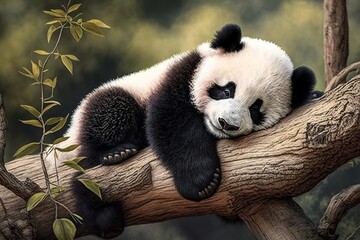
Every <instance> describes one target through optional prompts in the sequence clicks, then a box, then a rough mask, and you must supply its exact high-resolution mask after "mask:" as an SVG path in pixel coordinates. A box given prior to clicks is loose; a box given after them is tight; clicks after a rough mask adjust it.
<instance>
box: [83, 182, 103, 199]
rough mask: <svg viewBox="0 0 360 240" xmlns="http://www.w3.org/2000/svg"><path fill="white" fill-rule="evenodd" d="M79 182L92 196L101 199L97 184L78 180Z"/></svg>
mask: <svg viewBox="0 0 360 240" xmlns="http://www.w3.org/2000/svg"><path fill="white" fill-rule="evenodd" d="M79 181H80V182H81V183H82V184H83V185H84V186H85V187H86V188H87V189H89V190H90V191H92V192H93V193H94V194H96V196H98V197H99V198H100V199H102V197H101V192H100V186H99V184H97V183H96V182H94V181H92V180H89V179H79Z"/></svg>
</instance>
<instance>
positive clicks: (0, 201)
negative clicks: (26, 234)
mask: <svg viewBox="0 0 360 240" xmlns="http://www.w3.org/2000/svg"><path fill="white" fill-rule="evenodd" d="M0 204H1V207H2V208H3V210H4V215H5V216H4V217H5V219H6V218H7V215H8V213H7V210H6V207H5V204H4V202H3V200H2V198H1V197H0Z"/></svg>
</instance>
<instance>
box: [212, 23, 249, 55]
mask: <svg viewBox="0 0 360 240" xmlns="http://www.w3.org/2000/svg"><path fill="white" fill-rule="evenodd" d="M240 40H241V29H240V27H239V25H236V24H227V25H225V26H223V27H222V28H221V29H220V30H219V31H217V32H216V34H215V37H214V39H213V40H212V41H211V44H210V46H211V47H212V48H214V49H216V48H222V49H223V50H224V51H225V52H227V53H230V52H238V51H240V50H241V49H242V48H243V45H244V44H243V43H242V42H240Z"/></svg>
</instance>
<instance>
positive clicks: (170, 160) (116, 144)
mask: <svg viewBox="0 0 360 240" xmlns="http://www.w3.org/2000/svg"><path fill="white" fill-rule="evenodd" d="M314 85H315V75H314V73H313V71H312V70H311V69H309V68H307V67H304V66H302V67H298V68H296V69H294V66H293V64H292V61H291V60H290V58H289V56H288V55H287V54H286V52H285V51H283V50H282V49H281V48H280V47H279V46H277V45H275V44H274V43H271V42H268V41H264V40H260V39H254V38H249V37H242V32H241V29H240V27H239V26H238V25H236V24H227V25H225V26H223V27H222V28H221V29H219V30H218V31H217V32H216V33H215V35H214V37H213V39H212V41H211V42H207V43H203V44H201V45H199V46H198V47H197V48H196V49H194V50H192V51H189V52H185V53H182V54H179V55H175V56H173V57H171V58H169V59H167V60H165V61H163V62H161V63H159V64H157V65H155V66H153V67H150V68H148V69H146V70H143V71H139V72H136V73H133V74H131V75H128V76H124V77H121V78H118V79H115V80H113V81H110V82H107V83H105V84H103V85H102V86H100V87H98V88H96V89H95V90H93V91H92V92H91V93H90V94H88V95H87V96H86V97H85V98H84V99H83V100H82V102H81V103H80V105H79V106H78V108H77V109H76V110H75V113H74V115H73V117H72V121H71V125H70V128H69V129H68V131H67V133H66V134H65V135H66V136H69V137H70V138H69V139H68V140H67V141H66V142H64V143H62V144H64V145H65V144H66V145H68V144H69V143H78V144H80V147H78V149H76V150H75V151H73V152H72V154H73V155H77V156H84V157H86V160H84V161H81V162H80V164H81V165H82V166H83V167H84V168H91V167H94V166H96V165H99V164H101V165H112V164H117V163H120V162H122V161H124V160H126V159H128V158H130V157H131V156H134V155H135V154H136V153H137V152H139V151H141V149H143V148H145V147H147V146H150V147H151V148H152V149H153V150H154V151H155V153H156V154H157V156H158V157H159V159H160V160H161V162H162V163H163V165H164V166H165V167H166V168H167V169H168V170H169V171H170V173H171V174H172V176H173V179H174V183H175V187H176V189H177V191H178V192H179V194H180V195H181V196H182V197H183V198H185V199H188V200H191V201H201V200H203V199H206V198H209V197H211V196H212V195H213V194H214V193H215V192H216V190H217V189H218V187H219V185H220V181H221V164H220V159H219V156H218V153H217V149H216V143H217V140H218V139H222V138H235V137H238V136H241V135H246V134H249V133H251V132H253V131H259V130H262V129H266V128H269V127H271V126H273V125H274V124H276V123H277V122H278V121H279V120H280V119H281V118H283V117H285V116H286V115H287V114H288V113H289V112H290V111H291V110H292V109H294V108H296V107H299V106H300V105H303V104H305V103H306V102H307V101H309V100H310V99H311V95H312V91H313V88H314ZM65 157H70V156H65ZM75 178H76V177H74V180H73V182H72V184H73V187H72V189H73V191H74V194H75V195H76V206H77V211H78V213H79V214H80V215H81V216H82V217H83V219H84V225H85V226H86V227H87V228H88V230H89V231H90V232H91V233H94V234H96V235H99V236H103V237H105V236H107V237H109V236H112V233H114V232H117V233H119V232H121V231H122V229H123V223H124V220H123V214H122V211H121V203H119V202H116V203H107V202H102V201H101V200H100V199H99V198H98V197H97V196H95V195H94V194H93V193H92V192H90V191H89V190H87V189H86V188H85V187H84V186H83V185H82V184H81V183H79V182H78V181H75Z"/></svg>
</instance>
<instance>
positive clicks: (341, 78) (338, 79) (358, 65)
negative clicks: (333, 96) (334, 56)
mask: <svg viewBox="0 0 360 240" xmlns="http://www.w3.org/2000/svg"><path fill="white" fill-rule="evenodd" d="M359 70H360V62H355V63H353V64H351V65H349V66H347V67H346V68H344V69H343V70H341V71H340V72H339V73H338V74H337V75H336V76H335V77H333V79H331V81H330V82H329V83H328V84H327V86H326V88H325V92H327V91H330V90H332V89H334V88H335V87H337V86H338V85H339V84H342V83H344V82H345V80H346V77H347V75H348V74H349V73H351V72H352V71H359Z"/></svg>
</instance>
